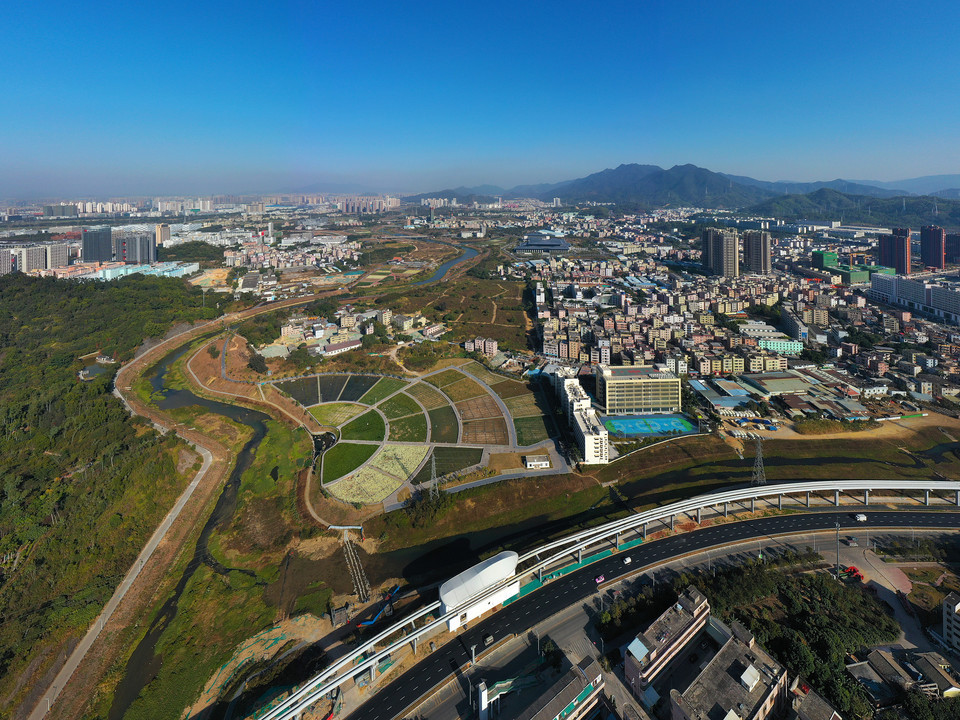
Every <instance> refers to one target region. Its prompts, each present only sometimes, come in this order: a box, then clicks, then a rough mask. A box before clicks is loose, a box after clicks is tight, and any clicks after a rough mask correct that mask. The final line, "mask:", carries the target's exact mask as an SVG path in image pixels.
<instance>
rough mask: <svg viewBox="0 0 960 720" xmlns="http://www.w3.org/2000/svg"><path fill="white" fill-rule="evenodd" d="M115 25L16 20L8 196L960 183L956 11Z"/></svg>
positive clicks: (363, 15)
mask: <svg viewBox="0 0 960 720" xmlns="http://www.w3.org/2000/svg"><path fill="white" fill-rule="evenodd" d="M118 7H119V6H114V5H113V4H109V3H96V4H94V5H92V6H90V5H88V6H83V7H82V8H81V7H76V6H73V5H72V4H68V3H63V2H52V3H48V4H44V5H43V6H17V7H13V8H11V9H10V11H9V27H11V28H15V30H14V32H13V33H11V35H10V37H9V38H8V42H7V43H6V44H5V45H4V46H3V48H2V49H0V58H2V60H3V63H4V66H5V67H7V68H9V71H8V72H7V73H6V74H5V75H4V79H3V80H0V89H2V90H3V92H4V95H5V97H7V98H8V102H9V104H10V107H11V108H12V110H13V111H12V112H8V113H6V114H5V115H4V116H3V117H2V119H0V163H2V164H3V166H4V167H5V169H6V172H5V173H4V175H3V177H2V178H0V196H4V197H37V196H56V195H73V194H76V195H86V196H90V195H99V194H114V195H117V194H123V195H163V194H211V193H222V192H283V191H296V190H297V189H298V188H301V187H308V186H329V187H336V188H342V191H343V192H359V191H374V192H384V191H392V192H423V191H430V190H435V189H440V188H445V187H455V186H458V185H476V184H483V183H495V184H498V185H502V186H504V187H510V186H513V185H517V184H527V183H531V184H532V183H543V182H559V181H564V180H570V179H573V178H576V177H582V176H584V175H587V174H590V173H593V172H597V171H599V170H602V169H603V168H605V167H616V166H617V165H619V164H621V163H630V162H640V163H651V164H658V165H661V166H664V167H670V166H672V165H675V164H683V163H687V162H690V163H694V164H696V165H699V166H702V167H707V168H710V169H713V170H717V171H722V172H727V173H731V174H742V175H750V176H753V177H756V178H758V179H764V180H772V181H776V180H792V181H815V180H830V179H834V178H837V177H843V178H846V179H854V178H873V179H876V180H887V181H889V180H898V179H902V178H908V177H914V176H921V175H932V174H948V173H955V172H958V170H960V168H958V167H957V166H956V165H955V164H954V163H955V160H954V157H955V156H954V154H953V153H950V152H945V151H944V149H945V148H950V147H956V145H957V143H958V141H960V129H958V128H957V126H956V123H955V122H954V121H953V120H952V118H955V117H957V115H958V111H960V100H958V99H957V97H956V96H955V94H953V93H949V92H945V87H944V85H943V83H942V81H941V80H940V79H939V77H938V74H939V73H938V68H948V67H951V66H953V65H954V64H955V63H956V60H957V59H958V55H960V51H958V50H957V49H956V48H955V47H954V46H953V45H952V44H951V43H950V42H949V36H948V33H949V28H951V27H953V26H955V24H956V22H955V21H956V20H960V17H958V15H960V10H958V8H957V7H956V6H955V5H953V4H947V3H931V4H927V5H924V6H923V7H920V8H912V9H911V11H910V12H909V13H904V12H903V11H902V6H901V5H894V4H893V3H889V2H883V3H872V4H870V5H869V6H867V5H865V4H852V5H846V6H835V5H827V4H825V3H815V4H811V5H808V6H803V7H794V6H790V7H786V6H779V5H769V4H765V3H759V2H752V3H745V4H740V5H737V6H736V7H733V6H729V7H722V6H702V7H701V6H700V5H699V4H695V3H680V4H677V3H670V4H668V3H652V4H649V5H645V6H643V7H638V6H636V5H632V4H627V3H618V4H615V5H612V6H609V7H606V8H604V12H603V13H598V12H587V11H585V10H584V9H583V7H582V6H581V5H574V4H573V3H559V4H556V3H555V4H551V5H550V6H546V5H544V6H537V7H533V8H530V7H522V6H513V5H511V6H508V5H505V4H493V5H485V6H484V8H483V10H484V11H483V12H478V11H477V10H475V9H473V8H468V7H467V8H464V7H456V6H448V5H440V4H432V3H423V4H419V5H417V6H416V7H403V8H400V7H397V6H393V5H389V4H385V3H382V4H377V3H374V4H368V5H365V6H364V7H363V8H362V9H355V8H352V7H346V6H340V5H332V4H320V5H316V6H308V5H296V4H292V3H284V4H281V5H279V6H275V7H271V9H270V12H269V14H264V13H263V12H262V6H260V5H255V4H253V3H239V4H232V5H230V6H226V5H217V4H205V5H200V6H197V5H189V6H188V5H186V4H185V3H173V4H172V5H165V6H163V7H162V8H161V7H159V6H157V7H149V6H148V7H139V6H124V7H123V9H122V12H120V11H119V10H118ZM44 38H48V39H50V38H55V39H57V40H58V42H52V43H51V42H44V41H43V39H44ZM892 38H896V41H897V44H898V45H899V46H901V47H904V48H908V49H909V51H908V52H903V53H898V54H892V53H890V52H889V50H888V48H889V42H890V41H891V39H892ZM931 100H933V101H934V102H933V103H931ZM921 106H922V107H925V108H931V107H932V108H933V109H932V110H926V111H924V112H918V111H916V110H915V108H918V107H921Z"/></svg>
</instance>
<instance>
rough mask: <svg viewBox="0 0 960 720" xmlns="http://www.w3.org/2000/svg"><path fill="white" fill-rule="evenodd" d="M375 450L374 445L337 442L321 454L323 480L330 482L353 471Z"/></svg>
mask: <svg viewBox="0 0 960 720" xmlns="http://www.w3.org/2000/svg"><path fill="white" fill-rule="evenodd" d="M376 451H377V446H376V445H360V444H357V443H348V442H339V443H337V444H336V445H334V446H333V447H332V448H330V449H329V450H327V451H326V452H325V453H324V455H323V482H324V483H328V482H332V481H334V480H336V479H337V478H341V477H343V476H344V475H346V474H348V473H351V472H353V471H354V470H356V469H357V468H358V467H360V466H361V465H363V463H365V462H366V461H367V459H368V458H369V457H370V456H371V455H373V454H374V453H375V452H376Z"/></svg>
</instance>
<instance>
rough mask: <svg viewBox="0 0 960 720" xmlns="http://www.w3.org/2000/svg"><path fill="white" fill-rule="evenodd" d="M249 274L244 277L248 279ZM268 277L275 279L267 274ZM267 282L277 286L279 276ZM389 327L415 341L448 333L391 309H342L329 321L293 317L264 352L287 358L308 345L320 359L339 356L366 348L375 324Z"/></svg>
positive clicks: (422, 340) (426, 339) (272, 355)
mask: <svg viewBox="0 0 960 720" xmlns="http://www.w3.org/2000/svg"><path fill="white" fill-rule="evenodd" d="M247 277H249V275H247V276H244V278H243V279H244V280H246V279H247ZM266 277H267V278H270V277H271V276H269V275H267V276H266ZM266 282H268V283H270V282H272V283H273V284H276V282H277V281H276V277H275V276H273V279H272V280H270V279H268V280H267V281H266ZM376 323H379V324H381V325H383V326H384V328H387V331H388V333H404V334H408V335H410V340H411V341H412V342H424V341H431V340H436V339H437V338H439V337H440V336H441V335H443V333H445V332H446V331H447V328H446V326H444V325H442V324H440V323H430V322H429V321H428V320H427V319H426V318H425V317H424V316H422V315H419V314H417V315H414V316H410V315H401V314H395V313H394V312H393V311H392V310H391V309H390V308H379V309H377V310H363V311H359V310H355V309H354V308H353V307H351V306H349V305H348V306H346V307H344V308H341V309H340V310H338V311H337V312H336V314H335V315H333V316H332V317H329V318H325V317H313V316H308V315H304V314H294V315H291V316H290V317H289V318H288V320H287V323H286V324H285V325H283V327H281V328H280V337H279V338H277V340H276V341H274V342H273V343H270V344H268V345H267V346H265V347H264V348H262V349H260V353H261V354H262V355H264V356H265V357H286V356H287V355H289V354H290V352H291V351H292V350H294V349H295V348H297V347H299V346H301V345H305V346H306V349H307V351H308V352H309V353H310V354H312V355H316V356H319V357H330V356H334V355H339V354H341V353H344V352H347V351H349V350H356V349H359V348H360V347H362V346H363V338H364V337H365V336H366V335H372V334H373V333H374V332H375V331H376V326H375V324H376Z"/></svg>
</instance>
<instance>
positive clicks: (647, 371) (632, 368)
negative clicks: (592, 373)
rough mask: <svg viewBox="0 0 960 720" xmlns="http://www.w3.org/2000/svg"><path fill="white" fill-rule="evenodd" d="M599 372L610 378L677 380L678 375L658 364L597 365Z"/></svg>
mask: <svg viewBox="0 0 960 720" xmlns="http://www.w3.org/2000/svg"><path fill="white" fill-rule="evenodd" d="M597 372H598V373H601V374H602V375H603V376H604V377H609V378H617V379H622V378H647V379H652V380H676V379H677V376H676V375H675V374H674V373H672V372H670V371H669V370H667V369H666V368H665V367H662V366H656V365H597Z"/></svg>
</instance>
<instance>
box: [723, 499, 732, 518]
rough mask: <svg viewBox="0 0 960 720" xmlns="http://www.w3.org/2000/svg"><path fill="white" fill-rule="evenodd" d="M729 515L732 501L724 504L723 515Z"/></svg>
mask: <svg viewBox="0 0 960 720" xmlns="http://www.w3.org/2000/svg"><path fill="white" fill-rule="evenodd" d="M729 515H730V503H727V502H725V503H724V504H723V516H724V517H729Z"/></svg>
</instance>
